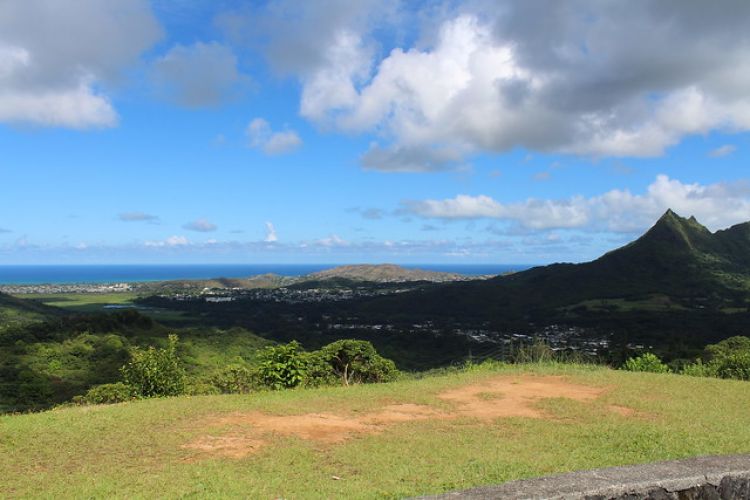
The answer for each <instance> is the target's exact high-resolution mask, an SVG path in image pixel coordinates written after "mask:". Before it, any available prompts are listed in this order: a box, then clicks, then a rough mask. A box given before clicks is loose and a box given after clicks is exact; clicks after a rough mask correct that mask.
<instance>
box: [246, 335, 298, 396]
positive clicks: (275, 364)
mask: <svg viewBox="0 0 750 500" xmlns="http://www.w3.org/2000/svg"><path fill="white" fill-rule="evenodd" d="M258 359H259V360H260V365H259V367H258V377H259V379H260V382H261V383H262V384H263V385H265V386H266V387H269V388H271V389H275V390H278V389H288V388H291V387H297V386H298V385H300V384H301V383H302V381H303V380H304V379H305V376H306V371H307V370H306V369H307V361H308V356H307V355H305V353H304V352H302V349H301V346H300V344H299V342H297V341H294V340H293V341H292V342H289V343H288V344H282V345H278V346H273V347H266V348H265V349H264V350H263V351H261V352H260V354H259V355H258Z"/></svg>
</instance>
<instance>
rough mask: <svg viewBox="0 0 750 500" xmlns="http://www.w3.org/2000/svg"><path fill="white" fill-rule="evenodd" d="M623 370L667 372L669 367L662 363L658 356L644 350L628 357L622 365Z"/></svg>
mask: <svg viewBox="0 0 750 500" xmlns="http://www.w3.org/2000/svg"><path fill="white" fill-rule="evenodd" d="M623 369H624V370H627V371H631V372H651V373H669V372H670V370H669V367H668V366H667V365H665V364H664V363H662V361H661V359H660V358H659V356H657V355H656V354H653V353H650V352H646V353H643V354H641V355H640V356H636V357H634V358H628V359H627V361H625V365H624V366H623Z"/></svg>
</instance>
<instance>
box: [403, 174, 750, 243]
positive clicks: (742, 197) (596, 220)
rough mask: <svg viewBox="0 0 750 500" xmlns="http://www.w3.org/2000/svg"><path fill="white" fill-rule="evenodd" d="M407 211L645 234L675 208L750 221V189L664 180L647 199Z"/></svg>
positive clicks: (475, 200) (473, 204) (619, 194)
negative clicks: (644, 231) (659, 219)
mask: <svg viewBox="0 0 750 500" xmlns="http://www.w3.org/2000/svg"><path fill="white" fill-rule="evenodd" d="M405 208H406V210H407V211H409V212H412V213H414V214H416V215H419V216H422V217H425V218H435V219H445V220H450V219H479V218H490V219H499V220H506V221H512V222H515V223H517V224H519V225H521V226H522V227H524V228H527V229H533V230H546V229H565V228H567V229H573V228H581V229H590V230H605V231H616V232H619V231H623V232H634V231H642V230H643V229H645V228H648V227H649V225H650V224H652V223H653V222H654V220H656V219H657V218H658V217H659V216H660V215H661V214H662V213H663V212H664V211H666V210H667V209H668V208H671V209H673V210H674V211H676V212H677V213H679V214H682V215H684V216H688V215H694V216H695V217H697V218H698V220H699V221H700V222H702V223H703V224H705V225H707V226H708V227H709V228H712V229H717V228H722V227H726V226H729V225H731V224H736V223H739V222H745V221H748V220H750V183H747V182H744V181H738V182H735V183H718V184H711V185H705V186H704V185H701V184H697V183H694V184H685V183H682V182H680V181H678V180H675V179H670V178H669V177H667V176H666V175H659V176H657V178H656V180H655V181H654V182H653V183H652V184H651V185H649V186H648V188H647V190H646V193H645V194H642V195H634V194H632V193H631V192H630V191H628V190H617V189H615V190H612V191H608V192H606V193H604V194H602V195H599V196H593V197H590V198H585V197H583V196H574V197H572V198H568V199H564V200H540V199H533V198H531V199H528V200H526V201H522V202H516V203H500V202H498V201H496V200H494V199H492V198H491V197H489V196H484V195H479V196H469V195H458V196H456V197H455V198H451V199H446V200H424V201H412V202H406V203H405Z"/></svg>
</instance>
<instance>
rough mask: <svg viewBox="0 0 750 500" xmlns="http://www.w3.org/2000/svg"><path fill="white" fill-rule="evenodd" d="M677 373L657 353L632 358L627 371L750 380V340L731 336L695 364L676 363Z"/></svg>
mask: <svg viewBox="0 0 750 500" xmlns="http://www.w3.org/2000/svg"><path fill="white" fill-rule="evenodd" d="M676 365H678V366H679V368H675V369H674V370H673V369H672V368H670V367H669V366H668V365H667V364H665V363H663V362H662V360H661V359H660V358H659V357H658V356H656V355H655V354H653V353H650V352H647V353H643V354H641V355H640V356H636V357H633V358H629V359H628V360H627V361H626V362H625V365H624V366H623V369H625V370H629V371H634V372H652V373H668V372H670V371H675V372H678V373H682V374H683V375H691V376H694V377H718V378H728V379H735V380H750V337H742V336H737V337H731V338H728V339H726V340H722V341H721V342H719V343H718V344H711V345H708V346H706V349H705V351H704V354H703V357H702V358H698V359H696V360H695V361H694V362H692V363H679V362H678V363H676Z"/></svg>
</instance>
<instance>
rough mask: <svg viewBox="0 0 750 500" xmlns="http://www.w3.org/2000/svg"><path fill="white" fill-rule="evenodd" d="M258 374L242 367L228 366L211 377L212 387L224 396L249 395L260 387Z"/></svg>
mask: <svg viewBox="0 0 750 500" xmlns="http://www.w3.org/2000/svg"><path fill="white" fill-rule="evenodd" d="M258 377H259V375H258V373H257V372H255V371H252V370H250V369H249V368H247V367H245V366H242V365H228V366H226V367H225V368H224V369H223V370H221V371H220V372H218V373H216V374H214V375H213V376H212V377H211V385H212V386H214V387H215V388H216V389H218V391H219V392H220V393H222V394H247V393H249V392H252V391H253V390H254V389H256V388H257V387H258V385H259V384H260V381H259V380H258Z"/></svg>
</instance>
